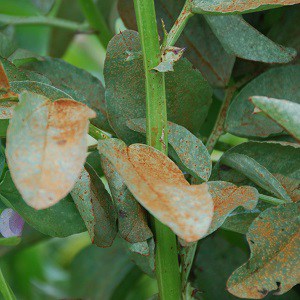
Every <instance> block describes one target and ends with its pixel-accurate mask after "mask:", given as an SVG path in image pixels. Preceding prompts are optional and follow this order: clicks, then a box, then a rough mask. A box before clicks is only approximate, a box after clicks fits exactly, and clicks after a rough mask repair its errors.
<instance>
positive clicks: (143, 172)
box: [98, 139, 213, 242]
mask: <svg viewBox="0 0 300 300" xmlns="http://www.w3.org/2000/svg"><path fill="white" fill-rule="evenodd" d="M98 149H99V152H100V154H102V155H104V156H105V157H107V159H109V160H110V161H111V163H112V164H113V165H114V167H115V168H116V170H117V172H118V173H119V174H120V175H121V176H122V177H123V179H124V181H125V183H126V185H127V186H128V188H129V189H130V191H131V192H132V194H133V195H134V196H135V197H136V199H137V200H138V201H139V202H140V203H141V204H142V205H143V206H144V207H145V208H146V209H147V210H148V211H150V212H151V213H152V214H153V215H154V216H155V217H156V218H157V219H158V220H160V221H161V222H162V223H164V224H166V225H167V226H169V227H170V228H171V229H172V230H173V231H174V232H175V233H176V234H177V235H178V236H179V237H180V238H182V239H184V240H185V241H186V242H193V241H197V240H199V239H200V238H202V237H203V236H205V234H206V232H207V230H208V228H209V226H210V223H211V219H212V214H213V202H212V199H211V195H210V194H209V192H208V185H207V184H206V183H203V184H201V185H195V186H191V185H190V184H189V183H188V182H187V181H186V180H185V178H184V175H183V174H182V172H181V171H180V170H179V168H178V167H177V166H176V164H175V163H173V162H172V161H171V160H170V159H169V158H168V157H167V156H166V155H164V154H163V153H161V152H159V151H158V150H156V149H154V148H152V147H150V146H146V145H143V144H134V145H131V146H130V147H127V146H126V145H125V144H124V143H123V142H121V141H119V140H116V139H110V140H105V141H104V140H103V141H99V146H98Z"/></svg>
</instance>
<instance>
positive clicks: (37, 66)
mask: <svg viewBox="0 0 300 300" xmlns="http://www.w3.org/2000/svg"><path fill="white" fill-rule="evenodd" d="M22 68H25V69H26V70H31V71H35V72H38V73H41V74H43V75H44V76H46V77H47V78H48V79H50V81H51V83H52V85H53V86H54V87H56V88H58V89H60V90H62V91H63V92H65V93H66V94H68V95H70V96H71V97H72V99H74V100H76V101H79V102H82V103H84V104H86V105H88V106H89V107H90V108H91V109H93V110H94V111H95V112H96V113H97V118H95V119H94V120H93V121H92V124H94V125H95V126H97V127H99V128H101V129H103V130H106V131H108V132H112V129H111V127H110V125H109V124H108V121H107V113H106V103H105V97H104V87H103V85H102V83H101V82H100V80H99V79H97V78H96V77H94V76H93V75H91V74H90V73H88V72H87V71H85V70H83V69H79V68H77V67H75V66H72V65H71V64H68V63H67V62H65V61H63V60H61V59H57V58H50V57H44V58H43V59H42V60H41V61H34V62H31V63H28V64H26V65H22Z"/></svg>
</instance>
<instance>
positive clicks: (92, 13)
mask: <svg viewBox="0 0 300 300" xmlns="http://www.w3.org/2000/svg"><path fill="white" fill-rule="evenodd" d="M78 1H79V3H80V5H81V9H82V11H83V13H84V15H85V17H86V19H87V20H88V22H89V24H90V26H91V28H92V29H94V30H95V31H96V34H97V37H98V39H99V41H100V43H101V44H102V46H103V47H104V48H105V49H106V48H107V45H108V43H109V41H110V40H111V38H112V37H113V34H112V32H111V31H110V29H109V28H108V26H107V23H106V21H105V19H104V17H103V15H102V13H101V12H100V10H99V9H98V7H97V6H96V4H95V3H94V1H93V0H78Z"/></svg>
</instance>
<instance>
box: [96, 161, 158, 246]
mask: <svg viewBox="0 0 300 300" xmlns="http://www.w3.org/2000/svg"><path fill="white" fill-rule="evenodd" d="M101 164H102V169H103V171H104V174H105V177H106V179H107V181H108V185H109V188H110V192H111V194H112V197H113V200H114V205H115V207H116V210H117V216H118V230H119V234H120V236H121V237H122V238H123V239H124V240H126V241H127V242H129V243H139V242H145V241H146V240H147V239H149V238H151V237H152V235H153V234H152V232H151V230H150V228H149V227H148V224H147V217H146V214H145V211H144V209H143V208H142V207H141V205H140V204H139V203H138V202H137V200H136V199H135V198H134V196H133V195H132V194H131V192H130V191H129V189H128V188H127V186H126V185H125V182H124V180H123V179H122V177H121V176H120V175H119V174H118V173H117V171H116V169H115V168H114V166H113V165H112V164H111V163H110V161H109V160H108V159H107V158H105V157H104V156H102V157H101Z"/></svg>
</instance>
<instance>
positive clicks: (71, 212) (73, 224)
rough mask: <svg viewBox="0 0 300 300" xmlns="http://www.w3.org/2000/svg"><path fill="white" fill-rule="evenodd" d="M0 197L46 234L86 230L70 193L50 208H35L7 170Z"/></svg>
mask: <svg viewBox="0 0 300 300" xmlns="http://www.w3.org/2000/svg"><path fill="white" fill-rule="evenodd" d="M0 199H1V201H2V202H4V204H5V205H6V206H7V207H10V208H12V209H14V210H15V211H16V212H17V213H18V214H19V215H20V216H21V217H22V218H23V219H24V220H25V221H26V222H27V223H28V224H29V225H30V226H32V227H34V228H35V229H36V230H38V231H40V232H42V233H44V234H46V235H50V236H53V237H66V236H69V235H72V234H75V233H79V232H83V231H85V230H86V227H85V226H84V223H83V220H82V219H81V217H80V215H79V213H78V211H77V209H76V206H75V204H74V202H73V200H72V197H71V196H70V195H68V196H67V197H65V198H64V199H62V200H61V201H60V202H59V203H57V204H56V205H54V206H52V207H50V208H47V209H44V210H35V209H33V208H31V207H30V206H28V205H27V204H26V203H25V202H24V200H23V199H22V196H21V195H20V193H19V192H18V190H17V189H16V187H15V185H14V183H13V181H12V179H11V175H10V173H9V172H7V173H6V175H5V178H4V180H3V181H2V182H1V184H0Z"/></svg>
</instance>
